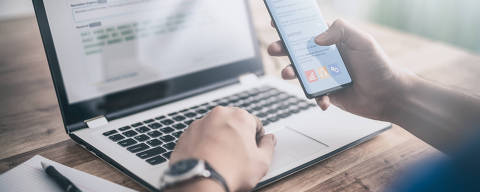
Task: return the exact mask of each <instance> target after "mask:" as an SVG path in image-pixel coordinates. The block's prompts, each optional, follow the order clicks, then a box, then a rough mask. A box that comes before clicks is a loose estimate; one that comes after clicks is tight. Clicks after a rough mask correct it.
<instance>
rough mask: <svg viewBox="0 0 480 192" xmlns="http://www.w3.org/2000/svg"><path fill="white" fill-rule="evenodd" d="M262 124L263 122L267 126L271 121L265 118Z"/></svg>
mask: <svg viewBox="0 0 480 192" xmlns="http://www.w3.org/2000/svg"><path fill="white" fill-rule="evenodd" d="M262 124H263V126H267V125H268V124H270V122H269V121H267V120H263V121H262Z"/></svg>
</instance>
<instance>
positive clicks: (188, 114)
mask: <svg viewBox="0 0 480 192" xmlns="http://www.w3.org/2000/svg"><path fill="white" fill-rule="evenodd" d="M185 116H187V117H190V118H192V117H195V116H197V114H196V113H193V112H190V113H186V114H185Z"/></svg>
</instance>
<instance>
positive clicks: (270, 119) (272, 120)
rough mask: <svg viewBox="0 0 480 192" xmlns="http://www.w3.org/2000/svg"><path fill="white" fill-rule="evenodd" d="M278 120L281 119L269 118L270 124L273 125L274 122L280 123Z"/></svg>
mask: <svg viewBox="0 0 480 192" xmlns="http://www.w3.org/2000/svg"><path fill="white" fill-rule="evenodd" d="M278 120H279V119H278V118H277V117H269V118H268V121H270V122H272V123H273V122H276V121H278Z"/></svg>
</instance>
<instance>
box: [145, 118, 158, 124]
mask: <svg viewBox="0 0 480 192" xmlns="http://www.w3.org/2000/svg"><path fill="white" fill-rule="evenodd" d="M154 121H155V120H153V119H149V120H145V121H143V123H147V124H148V123H152V122H154Z"/></svg>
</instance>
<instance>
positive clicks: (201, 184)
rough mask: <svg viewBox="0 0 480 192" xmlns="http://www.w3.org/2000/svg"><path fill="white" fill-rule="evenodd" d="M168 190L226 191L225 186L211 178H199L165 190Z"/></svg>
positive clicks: (171, 191) (168, 191)
mask: <svg viewBox="0 0 480 192" xmlns="http://www.w3.org/2000/svg"><path fill="white" fill-rule="evenodd" d="M165 191H166V192H185V191H187V192H188V191H199V192H203V191H205V192H207V191H208V192H225V190H224V189H223V187H222V186H221V185H220V184H219V183H217V182H215V181H213V180H210V179H198V180H194V181H192V182H189V183H186V184H184V185H179V186H176V187H174V188H171V189H167V190H165Z"/></svg>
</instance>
